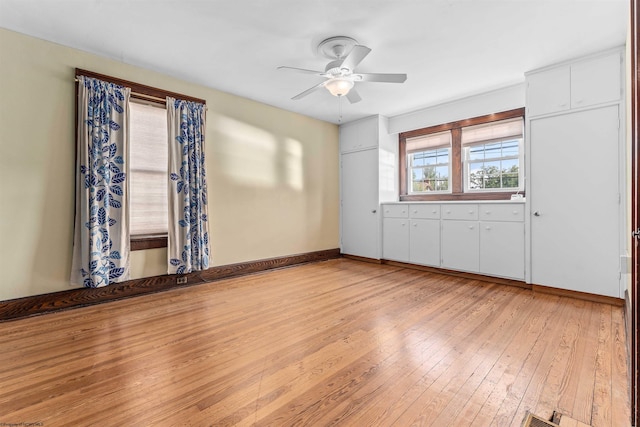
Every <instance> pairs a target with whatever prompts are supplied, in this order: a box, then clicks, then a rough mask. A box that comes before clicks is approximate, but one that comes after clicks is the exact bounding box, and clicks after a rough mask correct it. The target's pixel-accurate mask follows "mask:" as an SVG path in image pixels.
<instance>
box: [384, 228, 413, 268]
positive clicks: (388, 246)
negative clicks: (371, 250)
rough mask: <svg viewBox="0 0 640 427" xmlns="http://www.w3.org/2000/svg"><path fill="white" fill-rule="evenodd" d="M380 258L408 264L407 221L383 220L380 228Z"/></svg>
mask: <svg viewBox="0 0 640 427" xmlns="http://www.w3.org/2000/svg"><path fill="white" fill-rule="evenodd" d="M382 257H383V258H384V259H390V260H393V261H401V262H409V220H408V219H405V218H385V219H384V220H383V227H382Z"/></svg>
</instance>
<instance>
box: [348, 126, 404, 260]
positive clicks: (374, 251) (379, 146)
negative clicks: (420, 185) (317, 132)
mask: <svg viewBox="0 0 640 427" xmlns="http://www.w3.org/2000/svg"><path fill="white" fill-rule="evenodd" d="M387 128H388V120H387V119H386V118H384V117H381V116H372V117H368V118H365V119H362V120H358V121H355V122H350V123H345V124H344V125H342V126H340V130H339V132H340V153H341V154H340V199H341V200H340V201H341V203H340V242H341V243H340V249H341V252H342V253H343V254H347V255H355V256H359V257H364V258H372V259H379V258H380V255H381V248H380V225H381V224H380V218H381V215H380V214H379V212H378V210H379V205H380V202H385V201H390V200H396V199H397V197H398V189H397V187H398V186H397V174H396V173H391V172H390V168H393V165H395V164H397V152H398V141H397V137H396V136H394V135H389V134H388V131H387ZM394 170H395V169H394Z"/></svg>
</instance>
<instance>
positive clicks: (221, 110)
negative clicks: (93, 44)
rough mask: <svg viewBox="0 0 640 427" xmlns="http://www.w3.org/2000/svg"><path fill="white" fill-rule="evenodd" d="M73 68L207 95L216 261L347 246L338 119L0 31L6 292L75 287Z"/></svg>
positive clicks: (153, 253) (152, 261)
mask: <svg viewBox="0 0 640 427" xmlns="http://www.w3.org/2000/svg"><path fill="white" fill-rule="evenodd" d="M76 67H78V68H83V69H87V70H91V71H95V72H98V73H102V74H108V75H112V76H114V77H119V78H123V79H126V80H131V81H136V82H139V83H143V84H146V85H150V86H156V87H159V88H163V89H166V90H169V91H174V92H180V93H184V94H186V95H191V96H194V97H198V98H203V99H206V100H207V105H208V112H207V135H206V138H207V146H206V150H207V151H206V155H207V176H208V185H209V214H210V218H211V220H210V232H211V236H212V250H213V264H214V265H224V264H230V263H236V262H242V261H249V260H256V259H264V258H271V257H278V256H285V255H292V254H297V253H304V252H311V251H316V250H322V249H331V248H337V247H339V228H338V223H339V219H338V218H339V171H338V167H339V164H338V129H337V126H335V125H333V124H330V123H326V122H322V121H318V120H314V119H311V118H309V117H305V116H301V115H298V114H294V113H290V112H287V111H284V110H280V109H277V108H274V107H271V106H268V105H265V104H260V103H258V102H255V101H251V100H248V99H244V98H240V97H237V96H233V95H230V94H227V93H224V92H219V91H217V90H213V89H209V88H206V87H203V86H199V85H196V84H191V83H188V82H185V81H182V80H178V79H175V78H172V77H168V76H166V75H162V74H159V73H155V72H151V71H148V70H144V69H141V68H137V67H134V66H130V65H127V64H124V63H120V62H117V61H113V60H110V59H105V58H102V57H98V56H95V55H92V54H88V53H85V52H82V51H78V50H75V49H71V48H67V47H63V46H60V45H56V44H53V43H49V42H45V41H42V40H39V39H35V38H32V37H28V36H24V35H21V34H18V33H14V32H10V31H7V30H4V29H0V268H1V270H2V271H1V273H0V300H6V299H12V298H18V297H23V296H29V295H36V294H42V293H48V292H55V291H60V290H66V289H69V284H68V283H69V280H68V278H69V272H70V265H71V254H72V240H73V239H72V234H73V215H74V213H73V211H74V153H75V148H74V133H75V122H74V105H75V104H74V94H75V88H74V69H75V68H76ZM165 257H166V251H165V250H164V249H155V250H149V251H136V252H133V254H132V261H131V263H132V265H131V270H132V274H133V276H134V277H144V276H152V275H158V274H164V273H165V272H166V267H165Z"/></svg>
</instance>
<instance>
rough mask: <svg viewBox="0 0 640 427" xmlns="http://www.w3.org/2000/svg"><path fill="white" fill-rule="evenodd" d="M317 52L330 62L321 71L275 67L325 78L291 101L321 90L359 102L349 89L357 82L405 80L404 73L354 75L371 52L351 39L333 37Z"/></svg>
mask: <svg viewBox="0 0 640 427" xmlns="http://www.w3.org/2000/svg"><path fill="white" fill-rule="evenodd" d="M318 52H319V53H321V54H322V55H324V56H325V57H327V58H329V59H332V61H331V62H329V63H328V64H327V66H326V67H325V69H324V71H314V70H306V69H304V68H295V67H285V66H281V67H278V70H287V71H295V72H299V73H305V74H315V75H317V76H321V77H324V78H326V80H325V81H323V82H322V83H319V84H317V85H315V86H313V87H311V88H309V89H307V90H305V91H304V92H302V93H299V94H298V95H296V96H294V97H293V98H291V99H293V100H298V99H300V98H304V97H305V96H307V95H309V94H310V93H313V92H315V91H316V90H319V89H321V88H325V89H327V90H328V91H329V92H330V93H331V94H332V95H333V96H338V97H342V96H344V97H346V98H347V99H348V100H349V102H351V103H352V104H353V103H356V102H359V101H360V100H361V99H362V98H361V97H360V95H359V94H358V92H357V91H356V90H355V89H354V87H353V86H354V84H355V83H357V82H382V83H404V81H405V80H407V75H406V74H380V73H356V72H355V68H356V67H357V66H358V64H360V62H362V60H363V59H364V58H365V57H366V56H367V55H368V54H369V52H371V49H369V48H368V47H366V46H361V45H359V44H358V42H357V41H356V40H354V39H352V38H351V37H345V36H337V37H330V38H328V39H326V40H323V41H322V42H321V43H320V44H319V45H318Z"/></svg>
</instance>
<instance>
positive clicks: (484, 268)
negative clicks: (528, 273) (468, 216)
mask: <svg viewBox="0 0 640 427" xmlns="http://www.w3.org/2000/svg"><path fill="white" fill-rule="evenodd" d="M480 273H482V274H487V275H490V276H500V277H508V278H512V279H519V280H524V223H523V222H489V221H483V222H481V223H480Z"/></svg>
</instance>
